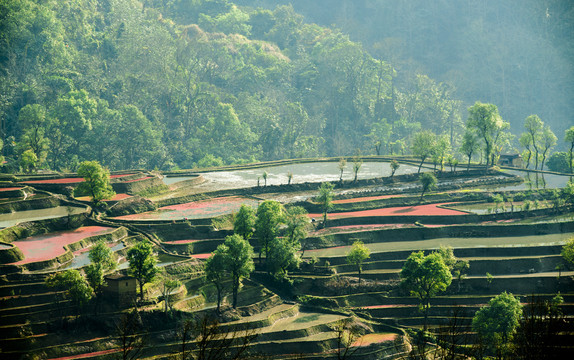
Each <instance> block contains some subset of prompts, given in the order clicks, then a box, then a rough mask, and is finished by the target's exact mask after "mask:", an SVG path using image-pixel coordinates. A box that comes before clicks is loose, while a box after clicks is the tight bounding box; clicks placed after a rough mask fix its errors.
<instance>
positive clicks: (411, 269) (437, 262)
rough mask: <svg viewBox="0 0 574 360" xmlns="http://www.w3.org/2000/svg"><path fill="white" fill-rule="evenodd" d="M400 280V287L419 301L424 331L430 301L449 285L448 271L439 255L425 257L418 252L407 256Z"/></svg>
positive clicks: (433, 254)
mask: <svg viewBox="0 0 574 360" xmlns="http://www.w3.org/2000/svg"><path fill="white" fill-rule="evenodd" d="M400 278H401V286H402V287H403V288H404V289H405V290H407V291H408V292H409V293H410V294H411V295H412V296H416V297H417V298H418V299H419V301H420V306H421V309H422V311H423V313H424V316H425V322H424V326H425V331H426V326H427V317H428V310H429V308H430V299H432V298H433V297H434V296H435V295H437V294H438V293H440V292H443V291H445V290H446V288H447V287H448V286H449V285H450V284H451V282H452V275H451V273H450V270H449V268H448V266H447V265H446V264H445V263H444V260H443V257H442V256H441V255H440V254H439V253H436V252H434V253H432V254H429V255H426V256H425V255H424V253H423V252H422V251H418V252H413V253H412V254H411V255H409V257H408V258H407V261H406V262H405V264H404V265H403V268H402V269H401V272H400Z"/></svg>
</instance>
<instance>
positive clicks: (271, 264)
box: [266, 237, 301, 280]
mask: <svg viewBox="0 0 574 360" xmlns="http://www.w3.org/2000/svg"><path fill="white" fill-rule="evenodd" d="M299 248H300V245H299V243H292V242H290V241H289V240H288V239H286V238H282V237H276V238H275V239H273V240H272V241H271V243H270V244H269V256H268V257H267V263H266V265H267V271H268V272H269V274H272V275H273V276H274V277H275V278H276V279H278V280H281V279H286V278H287V275H288V271H289V269H292V268H297V267H298V266H299V263H300V262H301V258H300V256H299V255H298V254H297V251H298V250H299Z"/></svg>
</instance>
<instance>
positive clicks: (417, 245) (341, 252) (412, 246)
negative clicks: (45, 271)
mask: <svg viewBox="0 0 574 360" xmlns="http://www.w3.org/2000/svg"><path fill="white" fill-rule="evenodd" d="M381 236H383V235H381ZM573 236H574V233H563V234H548V235H530V236H506V237H476V238H438V239H430V240H417V241H389V242H378V243H367V244H365V245H366V246H367V247H368V248H369V249H370V250H371V252H373V253H376V252H386V251H403V250H413V251H418V250H426V249H428V250H432V249H438V248H440V247H441V246H442V245H444V246H452V247H453V248H455V249H456V248H474V247H492V246H516V247H520V246H534V245H562V244H565V243H566V241H567V240H568V239H569V238H571V237H573ZM350 249H351V246H337V247H332V248H325V249H316V250H307V251H305V257H312V256H317V257H331V256H345V255H346V254H347V253H348V252H349V250H350Z"/></svg>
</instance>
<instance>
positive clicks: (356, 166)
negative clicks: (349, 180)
mask: <svg viewBox="0 0 574 360" xmlns="http://www.w3.org/2000/svg"><path fill="white" fill-rule="evenodd" d="M362 165H363V160H362V159H361V152H360V150H357V154H356V155H355V156H353V173H354V174H355V178H354V180H353V182H357V176H358V174H359V170H360V169H361V166H362Z"/></svg>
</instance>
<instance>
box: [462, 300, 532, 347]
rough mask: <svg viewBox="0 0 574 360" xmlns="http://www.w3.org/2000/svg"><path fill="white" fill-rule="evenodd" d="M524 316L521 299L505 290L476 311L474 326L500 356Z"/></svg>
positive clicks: (483, 339)
mask: <svg viewBox="0 0 574 360" xmlns="http://www.w3.org/2000/svg"><path fill="white" fill-rule="evenodd" d="M521 316H522V305H520V300H519V299H517V298H516V297H514V296H513V295H512V294H510V293H507V292H503V293H502V294H500V295H498V296H496V297H494V298H492V299H490V301H489V302H488V304H487V305H485V306H483V307H482V308H480V310H478V311H477V312H476V314H475V315H474V317H473V319H472V328H473V330H474V331H476V333H477V334H478V336H479V337H480V338H481V340H482V341H484V343H485V344H488V346H489V348H490V349H491V350H492V351H493V352H495V353H496V355H497V356H498V357H499V358H500V357H501V356H502V355H503V354H504V353H505V352H506V351H508V349H507V347H508V345H509V344H510V341H511V340H512V336H513V335H514V332H515V330H516V327H517V326H518V322H519V320H520V317H521Z"/></svg>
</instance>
